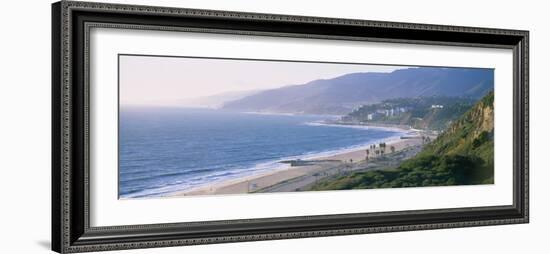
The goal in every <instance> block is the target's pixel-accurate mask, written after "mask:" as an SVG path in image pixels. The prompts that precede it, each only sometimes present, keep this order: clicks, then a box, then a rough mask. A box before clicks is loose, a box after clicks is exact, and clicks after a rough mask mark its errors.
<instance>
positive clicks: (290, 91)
mask: <svg viewBox="0 0 550 254" xmlns="http://www.w3.org/2000/svg"><path fill="white" fill-rule="evenodd" d="M493 83H494V75H493V70H492V69H473V68H440V67H437V68H435V67H419V68H408V69H400V70H396V71H393V72H390V73H379V72H366V73H351V74H346V75H343V76H339V77H336V78H332V79H320V80H314V81H310V82H308V83H305V84H301V85H291V86H285V87H281V88H277V89H271V90H265V91H261V92H258V93H256V94H253V95H250V96H246V97H244V98H241V99H238V100H234V101H230V102H226V103H224V105H223V106H222V108H224V109H228V110H236V111H256V112H273V113H304V114H308V113H309V114H344V113H348V112H349V111H351V109H353V108H355V107H357V106H359V105H364V104H372V103H377V102H381V101H383V100H385V99H392V98H406V97H409V98H411V97H429V96H448V97H467V98H472V99H479V98H481V97H482V96H483V95H485V94H487V92H489V91H492V90H493Z"/></svg>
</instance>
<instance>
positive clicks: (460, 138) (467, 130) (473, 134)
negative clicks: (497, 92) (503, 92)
mask: <svg viewBox="0 0 550 254" xmlns="http://www.w3.org/2000/svg"><path fill="white" fill-rule="evenodd" d="M493 101H494V92H490V93H489V94H487V95H486V96H485V97H483V98H482V99H481V100H480V101H479V102H478V103H476V105H474V106H473V107H472V108H471V109H470V110H469V111H468V112H466V113H465V114H464V115H463V116H462V117H461V118H459V119H457V120H456V121H455V122H454V123H453V124H451V125H450V126H449V128H448V129H447V131H445V132H444V133H442V134H441V135H440V136H439V137H438V138H437V139H436V140H434V141H433V142H432V143H430V144H429V145H427V146H426V147H425V149H424V151H423V152H422V153H421V154H435V155H451V154H466V155H477V156H480V157H482V158H483V159H484V160H485V161H487V162H489V160H491V163H492V159H493V158H492V154H493V143H494V142H493V136H494V107H493Z"/></svg>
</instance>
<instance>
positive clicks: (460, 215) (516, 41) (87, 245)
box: [52, 1, 529, 253]
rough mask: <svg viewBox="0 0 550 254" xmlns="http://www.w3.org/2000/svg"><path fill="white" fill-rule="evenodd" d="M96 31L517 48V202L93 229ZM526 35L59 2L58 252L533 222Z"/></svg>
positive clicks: (55, 103)
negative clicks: (92, 36)
mask: <svg viewBox="0 0 550 254" xmlns="http://www.w3.org/2000/svg"><path fill="white" fill-rule="evenodd" d="M91 27H120V28H126V29H145V30H163V31H201V30H204V31H207V30H208V31H210V32H212V31H216V32H217V33H235V34H248V35H269V36H281V37H298V38H320V39H337V40H358V41H374V42H397V43H407V44H423V45H456V46H468V47H484V48H504V49H512V50H513V56H514V59H513V68H514V73H513V79H514V80H513V87H514V92H513V93H514V102H513V108H514V110H513V121H514V126H513V129H514V130H513V132H514V136H513V137H510V138H513V144H514V152H513V154H514V158H513V161H514V164H513V172H514V176H513V181H514V184H513V185H514V193H513V205H511V206H491V207H464V208H453V209H434V210H412V211H399V212H391V211H388V212H376V213H354V214H342V215H319V216H296V217H284V218H264V219H242V220H227V221H208V222H206V221H205V222H182V223H170V224H149V225H131V226H112V227H91V226H90V223H89V217H90V193H89V180H90V178H89V173H90V172H89V168H88V164H89V161H88V154H89V143H88V138H89V137H88V130H89V124H90V123H89V115H88V114H89V101H88V96H89V95H88V82H87V79H88V75H89V73H88V72H89V69H88V66H87V61H88V54H89V47H88V46H89V41H87V33H88V32H89V29H90V28H91ZM528 40H529V33H528V31H518V30H503V29H490V28H476V27H457V26H442V25H427V24H411V23H395V22H381V21H366V20H350V19H333V18H319V17H302V16H286V15H273V14H257V13H239V12H225V11H210V10H195V9H179V8H166V7H151V6H134V5H119V4H103V3H87V2H72V1H62V2H57V3H54V4H53V6H52V249H53V250H54V251H57V252H60V253H72V252H88V251H103V250H118V249H133V248H152V247H166V246H180V245H193V244H210V243H224V242H238V241H258V240H273V239H286V238H301V237H322V236H333V235H346V234H365V233H378V232H394V231H406V230H424V229H439V228H454V227H472V226H486V225H500V224H515V223H527V222H528V221H529V174H528V168H529V133H528V130H529V119H528V114H529V111H528V106H529V96H528V94H529V93H528V83H529V74H528V73H529V46H528V45H529V42H528Z"/></svg>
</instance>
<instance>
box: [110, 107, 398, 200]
mask: <svg viewBox="0 0 550 254" xmlns="http://www.w3.org/2000/svg"><path fill="white" fill-rule="evenodd" d="M327 118H330V117H328V116H311V115H310V116H306V115H267V114H251V113H236V112H227V111H221V110H212V109H181V108H180V109H176V108H123V109H121V110H120V115H119V121H120V122H119V197H120V198H142V197H156V196H163V195H166V194H168V193H171V192H176V191H181V190H185V189H189V188H193V187H197V186H201V185H205V184H208V183H212V182H217V181H221V180H225V179H228V178H236V177H241V176H245V175H250V174H254V173H257V172H264V171H269V170H274V169H276V168H280V167H285V166H286V164H282V163H280V161H281V160H286V159H296V158H303V159H307V158H315V157H320V156H327V155H331V154H336V153H338V152H342V151H344V150H349V149H353V148H354V147H355V148H356V147H359V146H364V145H366V144H370V143H373V142H378V141H380V140H384V139H387V138H392V137H395V136H398V135H401V134H402V133H401V132H399V131H395V130H388V129H380V128H365V127H343V126H335V125H323V124H317V122H320V121H322V120H325V119H327Z"/></svg>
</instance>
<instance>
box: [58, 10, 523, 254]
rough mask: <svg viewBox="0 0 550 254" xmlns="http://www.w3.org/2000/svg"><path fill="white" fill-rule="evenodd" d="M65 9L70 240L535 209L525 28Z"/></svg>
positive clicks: (458, 223) (78, 243) (447, 221)
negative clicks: (531, 188) (530, 168)
mask: <svg viewBox="0 0 550 254" xmlns="http://www.w3.org/2000/svg"><path fill="white" fill-rule="evenodd" d="M52 11H53V12H52V13H53V15H52V17H53V19H52V31H53V34H52V45H53V47H52V55H53V58H52V59H53V60H52V96H53V100H52V101H53V105H52V107H53V110H52V112H53V120H52V133H53V141H52V143H53V149H52V150H53V153H52V158H53V159H52V163H53V165H52V249H53V250H55V251H57V252H61V253H71V252H87V251H102V250H116V249H132V248H151V247H166V246H180V245H192V244H207V243H222V242H236V241H256V240H271V239H285V238H297V237H320V236H332V235H343V234H363V233H376V232H393V231H404V230H421V229H438V228H453V227H470V226H485V225H498V224H515V223H527V222H528V218H529V213H528V204H529V195H528V194H529V191H528V190H529V185H528V158H529V155H528V152H529V149H528V148H529V142H528V141H529V139H528V105H529V104H528V102H529V101H528V71H529V64H528V63H529V62H528V55H529V54H528V32H527V31H518V30H504V29H491V28H475V27H456V26H443V25H425V24H411V23H395V22H382V21H366V20H350V19H331V18H319V17H302V16H286V15H274V14H257V13H238V12H225V11H211V10H196V9H180V8H169V7H152V6H135V5H120V4H103V3H87V2H72V1H61V2H57V3H54V4H53V6H52Z"/></svg>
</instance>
